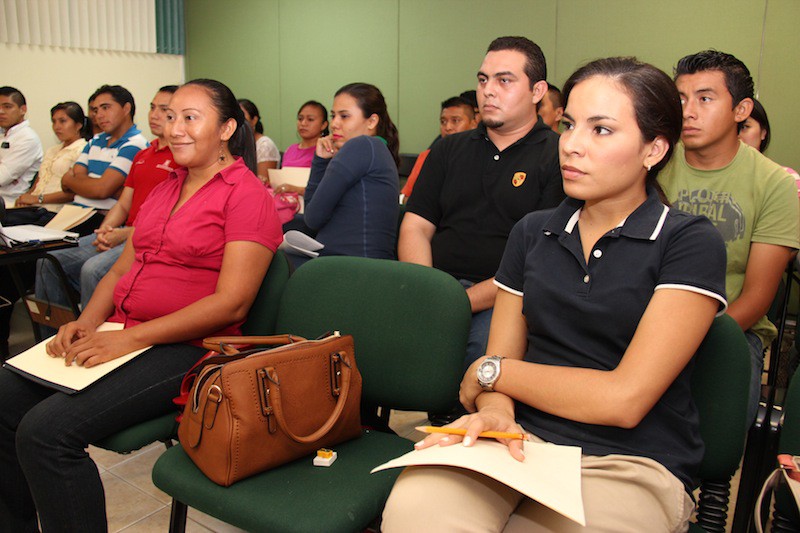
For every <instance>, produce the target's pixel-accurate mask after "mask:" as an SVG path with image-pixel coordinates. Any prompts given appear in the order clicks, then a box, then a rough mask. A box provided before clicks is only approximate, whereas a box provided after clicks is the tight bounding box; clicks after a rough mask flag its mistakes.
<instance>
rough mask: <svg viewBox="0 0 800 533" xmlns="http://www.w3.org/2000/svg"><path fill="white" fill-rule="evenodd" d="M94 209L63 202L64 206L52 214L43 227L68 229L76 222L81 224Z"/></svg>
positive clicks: (93, 212) (75, 224) (92, 213)
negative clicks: (54, 214)
mask: <svg viewBox="0 0 800 533" xmlns="http://www.w3.org/2000/svg"><path fill="white" fill-rule="evenodd" d="M95 212H96V211H95V209H94V208H92V207H81V206H79V205H72V204H65V205H64V207H62V208H61V210H60V211H59V212H58V213H57V214H56V216H54V217H53V218H52V219H51V220H50V222H48V223H47V224H45V226H44V227H45V228H50V229H60V230H68V229H72V228H74V227H75V226H77V225H78V224H82V223H84V222H86V221H87V220H89V217H91V216H92V215H94V214H95Z"/></svg>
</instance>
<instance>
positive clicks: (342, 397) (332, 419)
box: [267, 351, 352, 444]
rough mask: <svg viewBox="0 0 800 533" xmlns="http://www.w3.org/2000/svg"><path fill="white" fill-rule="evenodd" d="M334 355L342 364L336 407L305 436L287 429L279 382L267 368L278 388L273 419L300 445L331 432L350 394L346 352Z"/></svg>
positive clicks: (273, 369)
mask: <svg viewBox="0 0 800 533" xmlns="http://www.w3.org/2000/svg"><path fill="white" fill-rule="evenodd" d="M335 355H336V356H338V357H339V358H340V359H341V363H342V389H341V391H340V392H339V398H337V400H336V407H335V408H334V409H333V412H332V413H331V416H329V417H328V420H326V421H325V423H324V424H322V426H321V427H320V428H319V429H318V430H316V431H315V432H313V433H311V434H310V435H306V436H300V435H295V434H294V432H293V431H292V430H291V429H290V428H289V426H288V424H286V419H285V418H284V417H283V408H282V407H281V387H280V381H279V380H278V377H277V375H276V372H275V368H274V367H268V368H267V373H268V374H269V376H270V380H271V381H272V382H273V383H276V384H278V386H277V387H275V418H277V420H278V424H279V425H280V426H281V428H283V431H284V432H285V433H286V435H287V436H288V437H289V438H290V439H292V440H293V441H296V442H299V443H301V444H309V443H312V442H316V441H318V440H320V439H321V438H322V437H324V436H325V435H326V434H327V433H328V432H329V431H330V430H331V428H333V426H334V424H336V422H338V420H339V417H341V416H342V411H344V406H345V404H346V403H347V396H348V395H349V393H350V378H351V376H352V369H351V366H350V365H351V363H349V362H347V361H345V359H344V356H345V355H346V352H343V351H342V352H338V353H337V354H335Z"/></svg>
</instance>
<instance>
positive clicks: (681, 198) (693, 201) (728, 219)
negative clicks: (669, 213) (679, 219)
mask: <svg viewBox="0 0 800 533" xmlns="http://www.w3.org/2000/svg"><path fill="white" fill-rule="evenodd" d="M673 206H674V207H676V208H678V209H680V210H681V211H686V212H687V213H691V214H693V215H702V216H705V217H708V219H709V220H711V222H713V223H714V226H716V228H717V229H718V230H719V232H720V233H721V234H722V238H723V239H725V242H726V243H729V242H732V241H735V240H737V239H741V238H742V237H744V231H745V219H744V212H743V211H742V208H741V206H740V205H739V203H738V202H737V201H736V199H735V198H733V196H732V195H731V193H730V192H728V191H711V190H708V189H695V190H692V191H688V190H686V189H681V190H680V191H678V197H677V198H676V199H675V202H674V204H673Z"/></svg>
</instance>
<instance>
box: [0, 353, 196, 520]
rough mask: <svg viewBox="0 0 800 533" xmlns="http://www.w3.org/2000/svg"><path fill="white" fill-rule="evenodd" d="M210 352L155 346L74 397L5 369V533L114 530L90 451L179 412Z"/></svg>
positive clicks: (0, 484)
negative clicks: (183, 389) (183, 391)
mask: <svg viewBox="0 0 800 533" xmlns="http://www.w3.org/2000/svg"><path fill="white" fill-rule="evenodd" d="M204 353H205V350H203V349H202V348H199V347H197V346H191V345H188V344H169V345H160V346H155V347H153V348H152V349H150V350H148V351H146V352H145V353H143V354H141V355H140V356H138V357H137V358H135V359H134V360H133V361H131V362H129V363H127V364H126V365H125V366H122V367H120V368H119V369H118V370H116V371H115V372H114V373H113V374H110V375H109V376H107V377H105V378H104V379H102V380H100V381H98V382H97V383H95V384H93V385H91V386H90V387H89V388H87V389H86V390H84V391H83V392H80V393H78V394H75V395H72V396H68V395H66V394H63V393H61V392H55V391H53V390H52V389H48V388H45V387H43V386H41V385H39V384H37V383H34V382H33V381H30V380H28V379H25V378H23V377H20V376H18V375H17V374H14V373H12V372H10V371H9V370H6V369H5V368H1V369H0V405H2V406H3V407H2V409H0V472H2V475H0V531H15V532H17V531H19V532H29V531H31V532H32V531H38V529H37V526H36V512H37V510H38V513H39V518H40V520H41V524H42V530H43V531H47V532H51V531H64V532H70V531H87V532H96V531H106V530H107V527H108V525H107V524H108V523H107V519H106V510H105V509H106V508H105V496H104V493H103V484H102V482H101V481H100V475H99V473H98V471H97V466H96V465H95V464H94V462H93V461H92V460H91V458H90V457H89V454H88V453H86V446H88V445H89V444H90V443H93V442H96V441H98V440H100V439H102V438H104V437H107V436H109V435H112V434H114V433H117V432H118V431H121V430H122V429H125V428H127V427H130V426H132V425H135V424H138V423H141V422H144V421H146V420H150V419H153V418H156V417H159V416H162V415H165V414H168V413H170V412H171V411H174V410H175V407H174V405H173V404H172V398H173V397H175V396H177V395H178V392H179V388H180V383H181V380H182V378H183V375H184V374H185V373H186V371H187V370H188V369H189V368H190V367H191V366H192V365H193V364H194V363H195V362H196V361H197V360H198V359H199V358H200V357H201V356H202V355H203V354H204Z"/></svg>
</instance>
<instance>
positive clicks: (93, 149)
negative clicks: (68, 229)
mask: <svg viewBox="0 0 800 533" xmlns="http://www.w3.org/2000/svg"><path fill="white" fill-rule="evenodd" d="M91 102H92V104H91V105H92V108H93V109H96V110H97V123H98V125H99V126H100V127H101V128H102V129H103V133H100V134H98V135H95V136H94V138H93V139H92V140H91V141H90V142H89V144H87V145H86V147H85V148H84V149H83V153H81V155H80V157H78V160H77V161H76V162H75V165H74V166H73V167H72V172H70V173H68V174H67V175H65V176H64V178H63V179H62V180H61V187H62V188H63V189H64V190H65V191H69V192H74V193H75V203H77V204H80V205H85V206H88V207H94V208H95V209H97V210H98V211H99V213H98V214H99V216H98V215H95V217H94V218H96V219H97V220H96V222H95V224H94V227H91V228H86V230H88V232H91V230H93V229H95V228H96V227H97V225H98V224H100V222H101V221H102V220H103V216H104V215H105V213H106V212H107V211H108V210H109V209H111V208H112V207H114V204H116V203H117V199H116V198H117V196H118V195H119V193H120V192H121V191H122V187H123V185H124V183H125V178H126V177H127V176H128V172H129V171H130V169H131V165H132V164H133V158H134V156H136V154H137V153H139V151H140V150H143V149H145V148H147V146H148V142H147V139H146V138H145V137H144V135H142V132H141V131H140V130H139V129H138V128H137V127H136V125H135V124H134V123H133V116H134V114H135V113H136V103H135V102H134V100H133V95H132V94H131V93H130V91H128V90H127V89H126V88H124V87H122V86H120V85H103V86H102V87H100V88H99V89H97V90H96V91H95V93H94V94H93V95H92V98H91ZM84 231H85V230H84ZM82 233H83V232H82Z"/></svg>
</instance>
